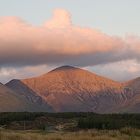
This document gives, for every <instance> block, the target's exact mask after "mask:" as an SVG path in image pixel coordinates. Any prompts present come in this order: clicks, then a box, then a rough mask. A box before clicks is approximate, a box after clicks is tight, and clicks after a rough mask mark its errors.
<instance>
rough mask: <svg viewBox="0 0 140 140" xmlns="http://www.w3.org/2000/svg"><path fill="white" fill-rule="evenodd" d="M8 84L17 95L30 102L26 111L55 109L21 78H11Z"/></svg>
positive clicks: (50, 110)
mask: <svg viewBox="0 0 140 140" xmlns="http://www.w3.org/2000/svg"><path fill="white" fill-rule="evenodd" d="M6 86H7V87H8V88H9V89H11V90H12V91H14V92H15V93H16V94H17V97H19V96H20V97H22V98H23V99H24V100H26V102H27V103H28V104H30V107H29V108H27V109H25V111H47V112H52V111H53V109H52V108H51V106H49V105H48V104H47V103H46V102H45V101H44V100H43V99H42V98H41V97H40V96H38V95H36V93H35V92H34V91H33V90H31V89H30V88H28V86H26V85H25V84H24V83H23V82H21V81H20V80H16V79H14V80H11V81H10V82H8V83H7V84H6ZM23 99H22V100H23Z"/></svg>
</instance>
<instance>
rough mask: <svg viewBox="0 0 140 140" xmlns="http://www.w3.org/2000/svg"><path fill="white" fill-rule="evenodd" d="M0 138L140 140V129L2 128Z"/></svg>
mask: <svg viewBox="0 0 140 140" xmlns="http://www.w3.org/2000/svg"><path fill="white" fill-rule="evenodd" d="M0 140H140V130H138V129H132V128H122V129H121V130H86V131H85V130H83V131H78V132H56V133H46V132H43V131H8V130H2V131H1V132H0Z"/></svg>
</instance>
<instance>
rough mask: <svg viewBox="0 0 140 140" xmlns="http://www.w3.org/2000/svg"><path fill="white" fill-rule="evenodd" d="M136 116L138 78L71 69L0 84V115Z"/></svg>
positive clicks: (139, 106) (139, 98)
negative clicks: (123, 79) (117, 78)
mask: <svg viewBox="0 0 140 140" xmlns="http://www.w3.org/2000/svg"><path fill="white" fill-rule="evenodd" d="M7 111H11V112H13V111H18V112H19V111H33V112H39V111H44V112H96V113H140V78H136V79H134V80H130V81H127V82H117V81H113V80H111V79H108V78H106V77H102V76H99V75H97V74H95V73H91V72H89V71H87V70H83V69H80V68H77V67H72V66H62V67H58V68H56V69H54V70H52V71H50V72H48V73H46V74H44V75H41V76H38V77H34V78H29V79H21V80H20V79H19V80H18V79H13V80H11V81H9V82H8V83H7V84H5V85H3V84H0V112H7Z"/></svg>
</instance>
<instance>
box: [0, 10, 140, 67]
mask: <svg viewBox="0 0 140 140" xmlns="http://www.w3.org/2000/svg"><path fill="white" fill-rule="evenodd" d="M139 55H140V38H139V37H135V36H129V37H126V38H120V37H116V36H109V35H107V34H105V33H102V32H101V31H99V30H96V29H92V28H86V27H80V26H76V25H73V24H72V20H71V15H70V13H69V12H67V11H66V10H63V9H57V10H55V11H54V14H53V17H52V18H51V19H50V20H48V21H46V22H45V23H44V24H42V25H41V26H33V25H30V24H28V23H26V22H25V21H23V20H22V19H20V18H18V17H1V18H0V66H2V67H8V66H9V67H24V66H36V65H43V64H48V65H49V64H50V65H56V64H57V65H58V64H59V65H63V64H70V65H76V66H93V65H99V64H108V63H111V62H117V61H121V60H129V59H135V60H137V61H139V60H140V57H139Z"/></svg>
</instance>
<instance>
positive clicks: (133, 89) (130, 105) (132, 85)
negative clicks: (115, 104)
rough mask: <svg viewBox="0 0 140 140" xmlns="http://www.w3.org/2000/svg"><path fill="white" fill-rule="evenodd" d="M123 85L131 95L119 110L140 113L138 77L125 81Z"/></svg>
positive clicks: (139, 81) (139, 84) (139, 79)
mask: <svg viewBox="0 0 140 140" xmlns="http://www.w3.org/2000/svg"><path fill="white" fill-rule="evenodd" d="M124 86H125V87H126V89H127V90H129V92H130V93H131V94H132V95H133V96H132V98H130V99H129V100H128V101H127V103H126V104H125V106H124V107H122V108H121V109H120V110H121V111H122V112H128V113H140V77H138V78H136V79H133V80H130V81H128V82H125V83H124Z"/></svg>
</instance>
